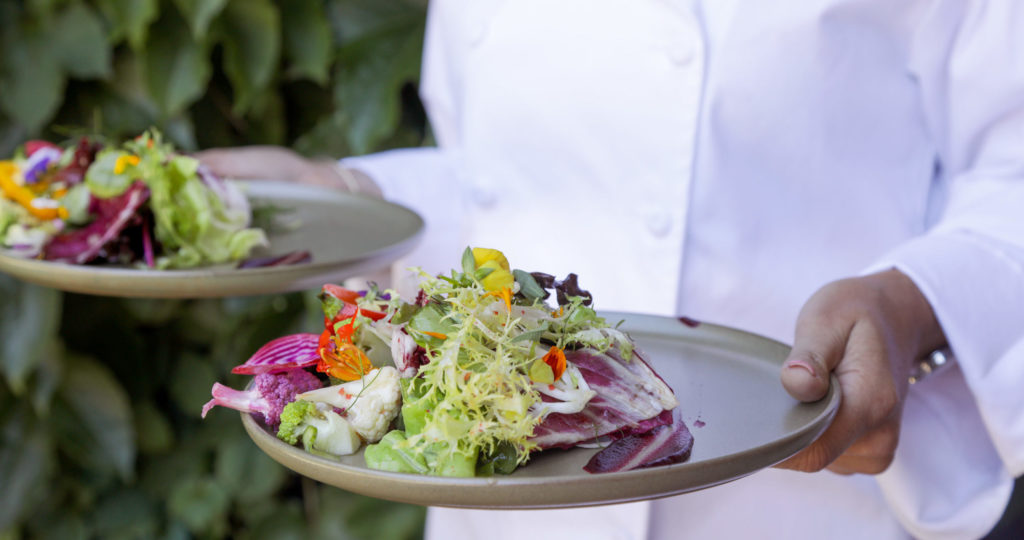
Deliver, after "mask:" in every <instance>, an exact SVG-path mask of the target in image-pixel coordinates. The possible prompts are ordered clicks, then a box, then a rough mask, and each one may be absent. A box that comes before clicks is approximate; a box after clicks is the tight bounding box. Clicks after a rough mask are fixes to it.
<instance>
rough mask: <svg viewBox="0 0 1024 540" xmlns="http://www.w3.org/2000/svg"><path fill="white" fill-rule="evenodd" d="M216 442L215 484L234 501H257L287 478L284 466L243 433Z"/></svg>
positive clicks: (273, 491) (269, 493)
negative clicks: (217, 444)
mask: <svg viewBox="0 0 1024 540" xmlns="http://www.w3.org/2000/svg"><path fill="white" fill-rule="evenodd" d="M236 422H237V420H236ZM219 442H220V444H219V446H218V447H217V457H216V459H215V461H214V474H215V476H216V479H217V484H218V485H220V486H221V487H222V488H224V489H225V490H226V491H227V492H228V493H229V494H230V495H231V496H232V498H234V499H235V500H237V501H238V502H241V503H246V502H258V501H261V500H265V499H267V498H268V497H272V496H273V494H274V493H275V492H277V490H279V489H280V488H281V486H282V485H283V484H284V482H285V480H286V479H287V478H288V475H287V474H286V472H285V469H284V468H283V467H281V465H278V463H277V462H276V461H274V460H273V459H270V458H269V457H268V456H267V455H266V454H264V453H263V451H262V450H260V449H259V448H258V447H257V446H256V445H254V444H253V443H252V440H250V439H249V437H248V436H247V435H242V436H239V437H234V438H230V439H226V440H223V441H219Z"/></svg>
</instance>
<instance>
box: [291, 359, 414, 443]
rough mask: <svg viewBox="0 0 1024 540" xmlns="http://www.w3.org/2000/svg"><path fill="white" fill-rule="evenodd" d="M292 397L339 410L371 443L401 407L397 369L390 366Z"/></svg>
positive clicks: (387, 425) (380, 436) (386, 428)
mask: <svg viewBox="0 0 1024 540" xmlns="http://www.w3.org/2000/svg"><path fill="white" fill-rule="evenodd" d="M296 399H304V400H306V401H312V402H315V403H326V404H328V405H331V406H334V407H337V408H339V409H343V411H344V413H343V414H344V417H345V420H348V422H349V423H350V424H352V427H353V428H355V430H356V433H358V434H359V437H360V438H362V439H363V441H365V442H367V443H375V442H377V441H379V440H381V438H383V437H384V434H385V433H387V432H388V427H389V426H390V425H391V421H392V420H394V419H395V416H398V411H399V410H400V409H401V407H402V387H401V385H400V384H399V376H398V370H396V369H395V368H393V367H391V366H384V367H382V368H380V369H375V370H373V371H371V372H369V373H367V374H366V375H364V376H363V378H362V379H359V380H358V381H351V382H347V383H344V384H338V385H334V386H328V387H325V388H320V389H317V390H313V391H311V392H306V393H304V394H299V395H298V396H297V397H296Z"/></svg>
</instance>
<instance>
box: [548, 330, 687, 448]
mask: <svg viewBox="0 0 1024 540" xmlns="http://www.w3.org/2000/svg"><path fill="white" fill-rule="evenodd" d="M565 357H566V361H567V362H570V363H572V364H574V365H575V366H576V367H577V368H578V369H579V370H580V373H581V374H582V376H583V379H584V380H585V381H587V385H588V386H590V389H591V390H593V391H595V392H596V393H597V394H596V395H595V396H594V397H593V398H591V399H590V401H588V402H587V405H586V406H585V407H584V409H583V410H582V411H580V412H578V413H574V414H563V413H552V414H549V415H548V416H547V417H545V418H544V420H543V421H542V422H541V423H540V425H538V426H537V428H536V429H535V430H534V435H533V437H532V438H531V440H532V441H533V442H534V443H536V444H537V445H538V446H539V447H540V448H541V449H545V448H569V447H572V446H575V445H577V444H579V443H581V442H587V441H592V440H594V439H595V438H597V437H608V438H611V439H620V438H623V437H628V436H630V435H633V434H637V433H644V432H646V431H650V430H651V429H652V428H654V427H656V426H660V425H666V424H671V423H672V413H671V409H673V408H675V407H676V405H678V401H677V400H676V397H675V394H673V393H672V389H671V388H669V386H668V385H667V384H665V381H663V380H662V379H661V378H660V377H658V375H657V374H656V373H655V372H654V370H653V369H651V367H650V366H649V365H647V362H645V361H644V360H643V358H642V357H641V356H640V354H639V353H638V352H636V351H634V353H633V355H632V357H631V358H630V359H629V360H626V359H623V358H622V356H621V354H620V352H619V350H618V349H616V348H612V349H609V350H608V351H606V352H604V353H600V352H597V351H594V350H591V349H580V350H575V351H566V353H565Z"/></svg>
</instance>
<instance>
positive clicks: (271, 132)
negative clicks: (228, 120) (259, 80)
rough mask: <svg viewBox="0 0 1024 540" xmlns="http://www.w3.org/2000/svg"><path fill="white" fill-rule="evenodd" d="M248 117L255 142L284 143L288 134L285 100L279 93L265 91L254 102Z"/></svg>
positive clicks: (251, 134) (252, 138)
mask: <svg viewBox="0 0 1024 540" xmlns="http://www.w3.org/2000/svg"><path fill="white" fill-rule="evenodd" d="M248 117H249V133H250V137H251V140H252V142H253V144H272V145H278V146H279V145H281V144H284V142H285V137H286V136H287V128H286V125H285V123H286V119H285V111H284V102H283V101H282V100H281V96H279V95H277V93H274V92H264V93H263V94H262V95H261V96H260V97H259V99H257V100H256V103H254V104H253V108H252V109H251V110H250V111H249V115H248Z"/></svg>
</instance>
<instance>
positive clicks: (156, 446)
mask: <svg viewBox="0 0 1024 540" xmlns="http://www.w3.org/2000/svg"><path fill="white" fill-rule="evenodd" d="M134 417H135V433H136V434H137V436H138V447H139V451H140V452H143V453H146V454H156V453H161V452H166V451H168V450H170V449H171V447H172V446H173V445H174V428H172V427H171V423H170V422H169V421H168V420H167V418H166V417H165V416H164V415H163V413H161V412H160V410H159V409H157V408H156V405H153V402H152V401H149V400H147V401H143V402H142V403H139V404H137V405H135V415H134Z"/></svg>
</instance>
